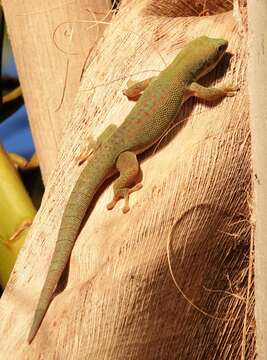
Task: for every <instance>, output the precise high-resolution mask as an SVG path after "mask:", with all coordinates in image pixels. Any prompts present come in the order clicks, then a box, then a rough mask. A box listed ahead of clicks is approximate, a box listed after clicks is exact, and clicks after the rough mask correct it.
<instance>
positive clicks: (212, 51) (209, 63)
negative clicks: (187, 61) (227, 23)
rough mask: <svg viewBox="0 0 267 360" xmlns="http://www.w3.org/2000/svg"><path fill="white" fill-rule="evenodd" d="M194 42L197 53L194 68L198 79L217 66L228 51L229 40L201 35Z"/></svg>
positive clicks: (195, 52)
mask: <svg viewBox="0 0 267 360" xmlns="http://www.w3.org/2000/svg"><path fill="white" fill-rule="evenodd" d="M192 43H193V46H194V54H195V56H194V58H195V64H194V70H195V76H196V79H198V78H200V77H202V76H204V75H206V74H207V73H209V72H210V71H211V70H213V69H214V68H215V67H216V65H217V64H218V62H219V61H220V60H221V58H222V57H223V55H224V54H225V52H226V49H227V47H228V41H227V40H225V39H214V38H209V37H207V36H201V37H199V38H197V39H195V40H194V41H192Z"/></svg>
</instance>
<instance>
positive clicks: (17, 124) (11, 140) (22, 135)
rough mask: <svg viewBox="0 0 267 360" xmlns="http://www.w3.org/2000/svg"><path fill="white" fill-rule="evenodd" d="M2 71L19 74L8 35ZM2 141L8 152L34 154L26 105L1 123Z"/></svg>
mask: <svg viewBox="0 0 267 360" xmlns="http://www.w3.org/2000/svg"><path fill="white" fill-rule="evenodd" d="M2 72H3V74H4V75H8V76H14V77H15V76H17V70H16V66H15V63H14V59H13V56H12V52H11V48H10V44H9V42H8V40H7V37H6V36H5V40H4V49H3V68H2ZM0 142H1V144H3V146H4V147H5V149H6V151H8V152H15V153H17V154H19V155H22V156H25V157H26V158H30V157H31V156H32V154H33V153H34V151H35V150H34V145H33V141H32V135H31V130H30V127H29V122H28V117H27V113H26V110H25V106H21V107H20V108H19V110H18V111H16V112H15V113H14V114H12V115H11V116H10V117H9V118H7V119H6V120H5V121H4V122H3V123H2V124H0Z"/></svg>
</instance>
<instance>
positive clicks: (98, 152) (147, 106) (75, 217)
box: [28, 36, 236, 343]
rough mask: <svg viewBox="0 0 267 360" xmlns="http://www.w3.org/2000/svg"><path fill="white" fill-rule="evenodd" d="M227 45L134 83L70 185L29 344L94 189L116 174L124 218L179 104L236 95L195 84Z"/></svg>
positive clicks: (187, 54)
mask: <svg viewBox="0 0 267 360" xmlns="http://www.w3.org/2000/svg"><path fill="white" fill-rule="evenodd" d="M227 45H228V43H227V41H226V40H224V39H212V38H208V37H206V36H202V37H199V38H197V39H195V40H193V41H191V42H190V43H189V44H188V45H186V46H185V47H184V48H183V49H182V50H181V51H180V52H179V54H178V55H177V56H176V58H175V59H174V61H173V62H172V63H171V64H170V65H169V66H168V67H167V68H166V69H165V70H163V71H162V72H161V73H160V74H159V75H158V77H156V78H150V79H147V80H144V81H141V82H139V83H134V84H133V85H132V86H131V87H130V88H128V89H127V90H126V91H125V95H127V97H128V98H129V99H131V100H138V101H137V103H136V104H135V106H134V107H133V109H132V110H131V112H130V113H129V115H128V116H127V117H126V119H125V120H124V122H123V123H122V124H121V125H120V126H119V127H116V126H115V125H111V126H109V127H108V128H107V129H106V131H104V132H103V134H102V135H101V136H100V138H99V139H98V140H97V142H96V144H95V145H96V146H95V150H94V151H93V153H92V154H91V156H90V159H89V161H88V163H87V164H86V165H85V166H84V168H83V169H82V171H81V174H80V175H79V178H78V180H77V182H76V184H75V185H74V188H73V190H72V192H71V194H70V197H69V199H68V202H67V205H66V207H65V210H64V213H63V217H62V221H61V225H60V229H59V234H58V239H57V241H56V245H55V249H54V253H53V256H52V260H51V264H50V267H49V270H48V274H47V277H46V280H45V283H44V286H43V289H42V291H41V295H40V298H39V302H38V305H37V308H36V311H35V315H34V320H33V324H32V327H31V330H30V333H29V336H28V342H29V343H30V342H31V341H32V340H33V338H34V336H35V334H36V332H37V330H38V328H39V326H40V324H41V322H42V320H43V318H44V315H45V313H46V311H47V309H48V306H49V304H50V302H51V299H52V296H53V292H54V290H55V288H56V286H57V283H58V281H59V280H60V277H61V275H62V272H63V270H64V268H65V267H66V264H67V262H68V260H69V257H70V254H71V251H72V248H73V246H74V243H75V239H76V237H77V235H78V232H79V228H80V225H81V223H82V220H83V218H84V216H85V213H86V210H87V209H88V207H89V205H90V203H91V201H92V199H93V197H94V195H95V193H96V191H97V190H98V188H99V187H100V186H101V185H102V184H103V182H104V181H105V180H106V179H107V178H108V177H110V176H111V175H113V174H114V172H119V177H118V178H117V180H115V182H114V198H113V200H112V201H111V202H110V203H109V204H108V209H112V208H113V207H114V206H115V204H116V203H117V202H118V201H119V200H120V199H122V198H124V199H125V205H124V207H123V212H127V211H128V210H129V203H128V201H129V195H130V194H131V193H132V192H134V191H137V190H139V189H140V188H141V184H140V183H139V182H138V180H137V178H138V173H139V170H140V169H139V163H138V160H137V157H136V155H138V154H139V153H141V152H143V151H145V150H146V149H148V148H149V147H151V146H152V145H153V144H155V143H156V142H157V141H159V139H160V138H161V137H162V136H163V135H164V134H165V133H166V131H167V130H168V129H169V128H170V127H171V125H172V124H173V122H174V120H175V119H176V116H177V114H178V112H179V110H180V108H181V106H182V104H183V102H184V101H186V100H187V99H188V98H189V97H191V96H197V97H200V98H202V99H206V100H215V99H218V98H221V97H224V96H232V95H234V92H235V90H236V89H234V88H231V87H221V88H205V87H203V86H201V85H199V84H198V83H197V82H196V81H197V80H198V79H199V78H200V77H201V76H203V75H205V74H206V73H208V72H209V71H211V70H212V69H213V68H214V67H215V66H216V65H217V64H218V62H219V61H220V60H221V58H222V56H223V54H224V53H225V51H226V49H227Z"/></svg>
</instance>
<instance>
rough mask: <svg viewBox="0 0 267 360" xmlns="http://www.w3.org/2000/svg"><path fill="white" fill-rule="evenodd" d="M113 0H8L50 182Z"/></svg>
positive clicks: (34, 128)
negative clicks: (83, 80)
mask: <svg viewBox="0 0 267 360" xmlns="http://www.w3.org/2000/svg"><path fill="white" fill-rule="evenodd" d="M110 4H111V0H98V1H93V0H83V1H68V0H67V1H65V0H64V1H63V0H46V1H41V0H38V1H36V0H26V1H20V0H12V1H10V0H3V7H4V11H5V18H6V22H7V25H8V32H9V36H10V39H11V43H12V49H13V52H14V56H15V59H16V64H17V68H18V73H19V79H20V82H21V85H22V89H23V96H24V99H25V102H26V106H27V112H28V115H29V119H30V124H31V130H32V133H33V138H34V143H35V146H36V149H37V153H38V157H39V160H40V164H41V170H42V175H43V179H44V181H45V182H46V180H47V178H48V175H49V173H50V172H51V170H52V169H53V168H54V166H55V161H56V158H57V155H58V149H59V146H60V143H61V139H62V132H63V130H64V129H65V127H66V126H67V125H68V122H69V121H70V113H71V109H72V108H73V104H74V98H75V96H76V93H77V91H78V87H79V84H80V79H81V76H82V72H83V69H84V67H85V65H86V61H87V57H88V54H89V53H90V51H91V50H92V48H93V47H94V45H95V43H96V41H97V40H98V39H99V37H100V35H101V33H102V31H103V29H104V26H105V25H103V24H101V23H96V20H104V22H105V21H109V20H110Z"/></svg>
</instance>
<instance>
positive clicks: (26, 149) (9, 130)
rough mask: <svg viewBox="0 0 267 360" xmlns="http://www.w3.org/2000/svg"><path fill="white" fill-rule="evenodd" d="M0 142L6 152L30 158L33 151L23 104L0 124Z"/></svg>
mask: <svg viewBox="0 0 267 360" xmlns="http://www.w3.org/2000/svg"><path fill="white" fill-rule="evenodd" d="M0 142H1V144H2V145H3V146H4V148H5V149H6V151H8V152H15V153H17V154H19V155H22V156H25V157H26V158H30V157H31V156H32V154H33V153H34V145H33V141H32V135H31V131H30V128H29V123H28V118H27V113H26V110H25V106H24V105H23V106H21V107H20V108H19V110H18V111H16V112H15V113H14V114H12V115H11V116H10V117H9V118H7V119H6V120H5V121H4V122H3V123H2V124H0Z"/></svg>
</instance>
